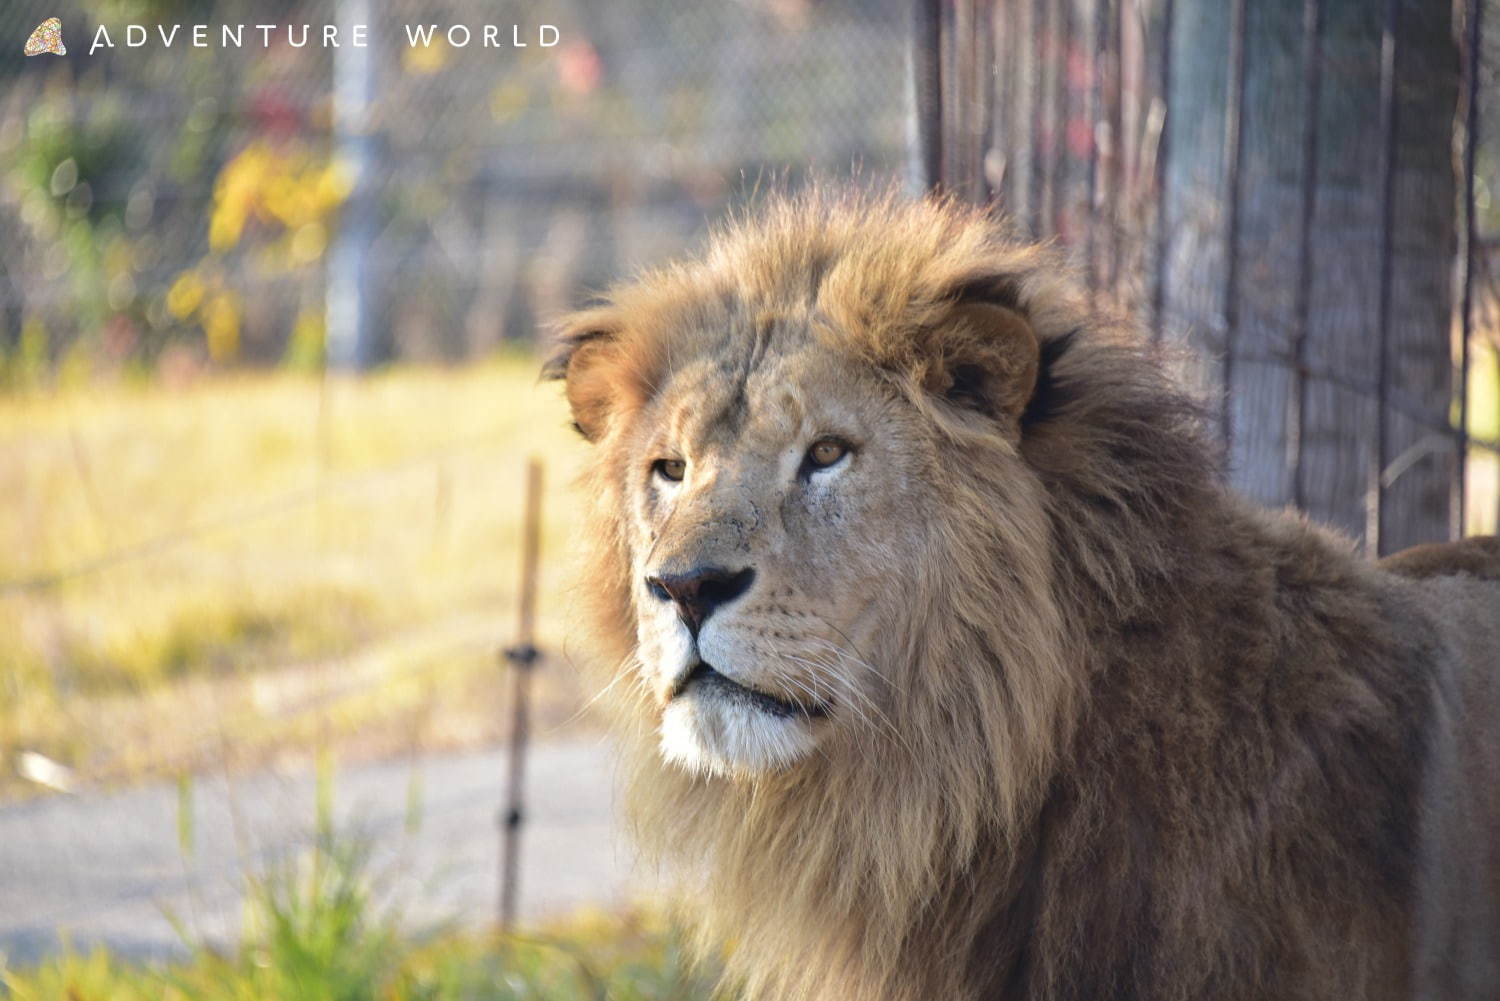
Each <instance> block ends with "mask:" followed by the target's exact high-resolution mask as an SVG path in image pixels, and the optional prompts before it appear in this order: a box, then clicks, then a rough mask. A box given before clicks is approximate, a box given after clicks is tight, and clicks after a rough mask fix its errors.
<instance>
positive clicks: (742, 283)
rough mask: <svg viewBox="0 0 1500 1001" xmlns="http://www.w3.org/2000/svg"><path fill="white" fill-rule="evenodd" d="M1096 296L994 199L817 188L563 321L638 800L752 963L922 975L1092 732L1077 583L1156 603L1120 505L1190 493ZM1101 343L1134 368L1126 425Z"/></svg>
mask: <svg viewBox="0 0 1500 1001" xmlns="http://www.w3.org/2000/svg"><path fill="white" fill-rule="evenodd" d="M1085 321H1086V312H1085V310H1084V308H1083V305H1082V303H1081V301H1080V299H1079V297H1078V296H1077V295H1076V294H1075V293H1074V291H1073V285H1072V283H1071V282H1069V281H1068V280H1067V279H1066V276H1065V275H1064V274H1063V273H1062V270H1061V269H1060V268H1058V266H1057V264H1056V262H1055V260H1054V259H1053V258H1051V257H1050V256H1049V255H1048V254H1047V253H1046V252H1044V251H1041V250H1038V249H1036V248H1034V247H1031V246H1025V245H1021V244H1017V243H1014V242H1011V241H1008V240H1006V239H1005V238H1004V236H1003V234H1002V229H1001V227H1000V226H999V225H997V224H996V223H995V222H994V221H993V220H992V219H990V218H988V217H986V216H985V215H984V214H982V213H979V212H976V211H971V210H965V209H961V208H958V207H956V206H954V205H953V204H950V203H944V202H932V201H928V202H907V201H902V200H900V199H897V198H877V199H869V198H860V197H845V198H836V197H828V196H825V195H817V194H814V195H809V196H804V197H800V198H795V199H790V200H784V201H780V202H777V203H776V204H774V205H772V206H770V207H768V208H766V209H765V210H764V211H760V212H758V213H757V214H756V217H755V220H754V221H753V222H750V223H744V224H740V225H737V226H732V227H730V228H728V229H726V230H724V231H722V232H720V233H719V234H718V235H717V236H716V237H715V238H714V240H713V241H712V243H711V245H710V247H709V249H708V251H707V253H706V254H705V255H703V256H702V257H701V258H700V259H698V260H696V261H693V262H690V263H684V264H679V265H676V266H672V267H668V268H665V269H662V270H659V271H656V272H653V273H650V274H647V275H645V276H643V277H641V278H639V279H637V280H635V281H633V282H630V283H628V284H624V285H621V286H618V287H616V288H614V289H612V290H611V292H610V293H609V295H608V296H607V298H606V300H605V302H604V303H603V304H602V305H600V306H598V307H596V308H593V309H590V310H587V311H585V312H583V313H581V314H578V315H576V316H573V317H571V318H569V320H568V321H567V324H566V327H565V329H564V333H563V337H562V341H561V346H560V349H559V351H558V353H557V354H556V356H555V357H554V358H553V360H552V361H551V363H550V365H549V368H548V372H549V374H551V375H552V376H554V377H559V378H564V379H566V383H567V396H568V399H569V402H570V404H571V406H572V410H573V414H574V419H575V421H576V424H577V426H578V429H579V431H580V432H581V433H582V434H583V435H584V437H586V438H587V439H589V440H590V441H591V442H593V443H594V447H595V449H596V450H597V451H596V454H595V458H594V461H593V464H592V467H591V471H590V473H589V474H588V480H587V489H588V491H589V493H590V496H591V500H592V502H593V505H594V508H593V516H592V529H593V531H592V539H593V542H594V548H595V559H594V560H593V562H592V563H591V564H590V588H589V589H590V591H591V592H592V593H593V594H594V596H595V597H596V598H597V599H598V603H599V618H600V621H601V623H602V626H603V628H602V633H603V638H604V640H605V642H606V643H608V644H610V645H612V646H613V647H614V648H615V653H616V654H617V655H618V657H619V660H620V663H621V667H620V671H619V674H618V676H617V677H616V678H615V679H614V682H613V687H612V691H613V692H614V693H616V694H617V695H618V696H619V698H617V699H616V702H617V705H618V707H619V708H620V709H621V713H622V716H623V718H624V720H625V722H626V724H627V730H628V731H630V732H631V733H632V734H633V735H634V737H636V738H638V739H636V740H635V741H634V744H635V745H636V747H637V749H638V750H640V751H641V752H642V753H641V754H640V755H638V765H639V767H638V769H637V771H636V781H635V783H634V787H633V791H632V793H631V801H632V806H633V807H634V809H635V811H636V814H637V817H638V820H639V824H638V828H639V830H640V832H641V834H642V836H643V838H644V839H645V840H646V841H647V842H648V845H649V844H654V845H655V846H656V847H659V848H661V849H662V850H663V851H664V852H667V853H669V854H671V855H673V856H675V857H676V858H678V859H682V860H686V861H688V862H690V863H691V862H695V861H696V862H700V863H702V866H701V869H700V871H701V872H703V874H704V875H705V877H706V878H707V879H708V880H710V881H711V882H712V883H713V892H714V893H715V894H716V895H717V897H718V899H720V900H721V901H726V902H728V903H727V906H726V908H725V912H726V915H728V914H732V919H731V918H729V917H727V916H726V918H725V923H724V924H722V925H719V926H717V927H715V926H713V925H712V924H711V925H710V931H711V933H712V931H714V930H717V931H732V933H733V937H734V938H736V939H737V940H738V941H739V942H740V943H741V949H740V950H739V952H740V954H747V953H748V954H754V955H756V956H758V957H759V962H757V963H756V964H755V965H754V966H753V967H745V968H744V969H742V971H741V972H743V973H745V974H746V975H747V976H748V977H749V979H750V981H751V987H752V989H754V988H755V987H756V986H757V985H759V986H760V987H763V988H765V990H767V991H768V992H770V993H773V994H777V995H778V996H783V997H785V996H800V995H799V994H798V992H799V991H815V990H816V989H817V987H818V985H819V984H824V985H826V984H830V983H837V984H841V985H842V986H841V987H840V990H841V991H842V992H843V993H842V994H841V996H851V997H853V996H860V995H859V994H858V991H857V989H856V988H855V987H854V986H853V985H854V984H856V983H858V982H861V981H869V982H872V983H873V982H874V980H871V978H875V979H878V980H879V981H880V982H881V983H882V984H883V987H882V988H881V992H882V994H883V995H884V996H899V992H895V993H893V988H892V984H893V983H895V982H897V981H899V980H900V979H901V977H902V976H903V974H902V973H901V971H900V969H899V965H900V956H901V953H902V946H903V943H904V942H905V941H906V940H907V938H908V935H909V932H910V930H911V927H912V923H913V922H914V921H917V920H919V916H920V915H921V914H922V912H923V909H924V908H926V907H928V906H930V902H931V901H933V900H936V899H940V898H941V891H940V889H938V887H939V885H940V884H942V883H944V881H949V880H953V879H960V878H965V877H962V876H960V875H956V874H955V873H956V870H955V866H958V867H959V869H960V870H961V868H962V866H963V865H964V864H966V863H965V861H964V860H966V859H970V858H971V857H973V856H974V853H975V850H976V845H978V844H979V843H981V842H982V841H984V840H986V839H989V840H991V841H993V840H997V839H998V840H1003V839H1004V838H1006V837H1008V836H1009V834H1008V832H1010V831H1012V830H1014V829H1015V824H1014V821H1015V819H1016V818H1017V817H1018V816H1019V815H1020V814H1022V813H1024V812H1025V811H1027V810H1029V809H1031V808H1032V806H1033V804H1034V803H1035V802H1036V801H1037V799H1038V795H1039V792H1040V790H1041V788H1042V787H1043V785H1044V783H1045V781H1046V778H1047V775H1048V770H1049V767H1050V763H1051V761H1052V760H1053V758H1054V756H1055V754H1056V753H1057V750H1058V748H1059V746H1060V745H1061V744H1062V743H1063V742H1064V741H1065V740H1066V735H1067V733H1068V732H1069V728H1070V726H1071V719H1072V716H1073V708H1072V707H1073V705H1074V703H1075V701H1076V695H1077V693H1078V691H1079V690H1080V688H1081V686H1082V684H1083V680H1084V679H1083V677H1082V667H1081V666H1080V659H1079V658H1078V657H1077V656H1075V652H1076V650H1070V647H1069V643H1070V639H1069V637H1070V636H1074V635H1077V633H1078V631H1079V630H1078V628H1077V627H1078V626H1079V623H1078V622H1076V621H1073V622H1070V621H1068V620H1069V617H1070V615H1072V614H1073V613H1072V609H1073V608H1074V606H1075V600H1076V599H1078V598H1079V597H1080V596H1081V595H1082V594H1083V593H1084V592H1088V593H1089V594H1090V595H1092V597H1091V599H1090V600H1091V601H1092V602H1095V603H1098V602H1104V603H1114V604H1116V605H1123V604H1128V603H1130V602H1132V601H1135V600H1138V598H1139V592H1140V590H1141V587H1142V584H1141V582H1140V581H1139V580H1138V579H1136V576H1135V575H1136V574H1137V571H1138V568H1139V566H1140V565H1141V561H1140V560H1139V559H1137V560H1134V561H1131V562H1130V563H1129V565H1128V567H1127V561H1125V560H1124V559H1123V557H1121V555H1120V554H1119V553H1118V552H1117V551H1116V550H1117V549H1118V547H1119V546H1120V544H1121V543H1120V542H1119V540H1118V539H1114V538H1113V532H1114V526H1112V525H1111V524H1110V519H1111V517H1112V512H1117V511H1121V510H1126V509H1127V508H1128V509H1129V510H1131V511H1140V510H1142V509H1145V510H1151V509H1153V505H1154V506H1155V507H1156V508H1161V507H1164V506H1169V505H1175V504H1179V503H1190V502H1191V501H1190V496H1189V495H1190V494H1191V491H1190V490H1180V489H1179V490H1178V491H1177V493H1178V496H1171V497H1168V496H1162V497H1152V498H1147V499H1146V502H1145V504H1144V505H1143V504H1142V503H1141V498H1132V499H1131V501H1130V503H1129V504H1128V505H1127V504H1126V498H1127V495H1130V494H1132V492H1137V493H1139V492H1142V491H1149V490H1155V489H1157V484H1156V482H1155V481H1151V482H1150V483H1138V482H1137V481H1136V480H1135V479H1134V478H1133V477H1134V470H1133V469H1132V465H1131V464H1132V462H1133V461H1134V456H1133V455H1132V453H1134V452H1141V453H1144V454H1150V453H1151V452H1152V443H1151V441H1150V439H1151V438H1152V437H1153V436H1155V435H1159V434H1161V433H1163V432H1162V431H1161V427H1162V425H1163V423H1164V422H1163V420H1161V419H1160V418H1161V417H1162V413H1163V411H1162V404H1161V403H1160V399H1161V390H1160V387H1159V386H1158V385H1157V383H1155V382H1152V383H1151V385H1150V386H1149V387H1145V388H1143V389H1142V390H1141V392H1140V393H1134V391H1133V390H1132V389H1131V386H1132V384H1133V380H1137V379H1139V378H1140V373H1141V372H1142V371H1145V369H1143V368H1142V366H1140V365H1139V364H1135V363H1134V360H1133V356H1130V355H1129V352H1130V351H1132V350H1134V349H1127V348H1125V347H1122V346H1120V345H1119V344H1118V343H1117V341H1118V340H1119V339H1118V338H1112V337H1111V336H1110V335H1109V334H1107V333H1100V332H1098V331H1094V332H1092V336H1091V337H1090V338H1089V339H1088V343H1087V344H1084V343H1082V342H1080V341H1079V339H1078V338H1077V337H1076V336H1075V335H1076V334H1077V332H1078V329H1079V327H1080V326H1081V325H1083V324H1084V323H1085ZM1127 358H1128V359H1129V361H1130V363H1128V364H1123V365H1117V364H1116V362H1117V361H1120V360H1121V359H1127ZM1086 372H1089V373H1093V377H1094V378H1095V379H1097V380H1102V381H1103V382H1104V383H1106V384H1108V383H1110V382H1111V381H1113V382H1115V383H1116V384H1117V385H1118V386H1119V387H1120V389H1119V392H1117V393H1115V394H1113V395H1111V396H1107V397H1104V398H1107V399H1109V400H1111V401H1112V403H1111V405H1113V406H1115V407H1116V409H1117V410H1119V411H1120V412H1119V413H1117V414H1116V415H1115V419H1113V420H1111V421H1108V422H1102V423H1100V424H1099V426H1098V428H1094V426H1093V425H1092V424H1091V422H1090V420H1089V414H1090V409H1091V408H1093V407H1096V406H1098V404H1097V403H1095V402H1093V401H1091V400H1088V399H1083V398H1080V397H1079V396H1078V395H1077V394H1076V393H1074V392H1072V391H1071V387H1072V386H1073V385H1074V383H1075V382H1076V378H1077V377H1079V376H1081V375H1082V374H1084V373H1086ZM1136 397H1139V398H1140V399H1142V400H1146V399H1150V400H1151V401H1152V402H1151V403H1150V407H1151V408H1152V409H1151V414H1150V419H1149V420H1147V419H1144V418H1141V419H1139V420H1137V419H1134V418H1133V417H1132V412H1131V410H1130V407H1131V406H1132V404H1131V403H1130V401H1131V400H1133V399H1135V398H1136ZM1171 399H1176V397H1175V396H1174V397H1171ZM1136 416H1137V417H1139V416H1140V415H1136ZM1165 423H1166V424H1171V423H1172V420H1171V419H1167V420H1166V421H1165ZM1122 432H1123V436H1122ZM1132 435H1134V436H1135V437H1136V438H1138V439H1139V440H1134V439H1133V438H1132ZM1064 442H1065V443H1066V448H1060V447H1057V446H1059V444H1060V443H1064ZM1156 451H1157V452H1160V453H1161V454H1168V455H1180V454H1181V452H1182V450H1181V449H1173V450H1160V449H1158V450H1156ZM1085 469H1086V470H1087V472H1086V475H1087V476H1089V477H1091V478H1092V480H1091V482H1090V483H1089V484H1088V485H1087V489H1086V490H1078V491H1067V490H1059V484H1065V483H1067V482H1068V481H1069V478H1070V477H1077V476H1080V475H1085V474H1084V470H1085ZM1198 478H1199V474H1197V473H1194V474H1192V476H1191V477H1187V479H1193V480H1196V479H1198ZM1183 481H1184V482H1186V480H1183ZM1179 486H1180V484H1179ZM1085 495H1086V496H1085ZM1060 504H1061V505H1073V507H1074V510H1072V511H1071V512H1070V513H1069V514H1068V517H1069V518H1070V519H1071V520H1072V521H1074V522H1081V523H1087V524H1092V525H1095V526H1097V527H1096V534H1097V535H1098V538H1097V539H1094V540H1090V542H1089V544H1088V555H1087V558H1086V559H1082V560H1079V559H1073V560H1067V561H1060V560H1059V559H1058V555H1057V554H1058V552H1059V551H1060V550H1067V549H1070V548H1071V547H1074V546H1077V545H1079V541H1078V539H1077V538H1076V537H1070V538H1066V539H1063V538H1059V537H1058V536H1057V533H1056V532H1055V529H1054V526H1055V524H1056V523H1057V519H1058V517H1059V510H1058V505H1060ZM1146 562H1147V563H1149V560H1147V561H1146ZM972 876H973V873H972V872H971V873H970V876H969V877H968V878H972ZM834 916H836V917H834ZM710 917H713V915H710ZM952 920H953V921H958V922H960V923H961V922H962V920H964V919H962V918H960V917H954V918H953V919H952ZM974 920H979V919H978V918H977V917H976V918H974ZM950 923H951V922H950ZM955 941H956V942H961V941H963V937H962V930H961V929H960V930H957V937H956V938H955ZM814 954H816V959H814V958H813V956H814ZM768 957H774V961H768ZM925 976H926V978H927V979H926V980H925V981H924V982H925V983H926V984H927V985H928V987H929V988H930V986H931V983H932V980H931V974H930V972H929V973H928V974H926V975H925ZM829 978H832V979H829ZM913 982H914V983H915V981H913ZM913 989H915V988H913ZM954 996H956V995H954Z"/></svg>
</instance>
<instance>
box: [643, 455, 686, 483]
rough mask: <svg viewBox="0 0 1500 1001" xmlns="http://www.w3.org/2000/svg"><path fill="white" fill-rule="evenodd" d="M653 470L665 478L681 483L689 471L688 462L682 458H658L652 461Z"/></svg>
mask: <svg viewBox="0 0 1500 1001" xmlns="http://www.w3.org/2000/svg"><path fill="white" fill-rule="evenodd" d="M651 471H652V472H654V473H655V474H656V475H657V476H660V477H661V478H662V479H664V480H670V481H671V482H673V483H680V482H682V477H683V476H684V474H686V473H687V463H686V462H685V461H684V460H682V459H657V460H656V461H655V462H653V463H651Z"/></svg>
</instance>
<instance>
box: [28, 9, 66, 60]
mask: <svg viewBox="0 0 1500 1001" xmlns="http://www.w3.org/2000/svg"><path fill="white" fill-rule="evenodd" d="M44 52H50V53H52V54H53V55H54V56H65V55H67V54H68V48H67V46H65V45H63V40H62V22H61V21H59V20H58V19H57V18H55V17H49V18H47V20H45V21H43V22H42V23H41V24H39V25H37V26H36V30H35V31H33V32H32V33H31V37H30V38H28V39H26V54H27V55H28V56H39V55H41V54H42V53H44Z"/></svg>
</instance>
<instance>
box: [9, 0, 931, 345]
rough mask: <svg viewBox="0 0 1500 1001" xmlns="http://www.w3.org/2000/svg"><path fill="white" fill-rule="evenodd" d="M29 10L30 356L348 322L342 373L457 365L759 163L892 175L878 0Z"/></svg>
mask: <svg viewBox="0 0 1500 1001" xmlns="http://www.w3.org/2000/svg"><path fill="white" fill-rule="evenodd" d="M49 11H51V12H52V13H56V14H57V15H59V16H60V17H61V19H62V22H63V26H64V34H65V41H66V43H67V45H68V54H67V55H66V56H65V57H63V58H61V59H56V58H54V57H48V60H50V61H41V60H35V59H31V60H24V61H22V60H20V59H19V58H18V59H14V60H11V59H7V60H4V61H3V62H0V163H4V164H7V165H8V167H7V168H6V169H5V170H4V176H3V188H0V191H3V197H0V246H4V247H5V248H6V250H5V252H4V259H5V260H4V263H5V268H4V278H3V281H0V349H3V350H4V351H5V353H6V355H7V356H9V357H12V358H21V359H29V360H31V361H33V362H37V363H43V362H45V363H52V364H55V363H57V362H58V361H59V360H62V359H65V358H66V357H67V356H68V355H69V352H78V353H84V354H87V355H89V356H92V357H102V358H105V359H109V360H112V361H114V362H115V363H119V364H129V363H144V364H151V365H154V364H157V363H159V362H160V360H161V358H162V356H163V355H164V354H167V355H169V356H171V358H175V359H177V360H178V361H179V362H184V361H195V362H198V363H208V362H220V363H228V362H240V361H249V362H258V363H267V362H278V361H283V360H285V361H291V362H294V363H297V362H302V363H314V362H316V361H317V360H319V359H320V357H321V353H322V348H323V347H324V343H323V340H324V338H325V336H327V335H328V331H329V329H330V327H332V328H333V333H332V336H333V337H334V338H335V339H337V338H339V337H341V336H347V335H350V331H349V330H348V329H346V328H348V327H350V326H351V324H357V327H358V329H355V330H354V331H353V333H352V336H355V337H357V339H358V340H359V350H358V352H357V353H358V354H359V355H360V357H359V358H357V359H354V360H355V361H357V362H360V363H370V362H373V361H378V360H380V359H383V358H393V357H394V358H403V359H416V360H432V359H460V358H468V357H474V356H476V355H479V354H482V353H484V352H485V351H487V350H491V349H493V347H494V346H495V345H497V344H498V343H501V342H503V341H506V340H516V339H519V340H528V339H530V338H532V337H534V336H535V333H536V330H537V329H538V327H539V325H541V323H542V322H544V321H545V320H546V319H549V318H550V315H551V314H553V313H556V312H560V311H562V310H563V309H565V308H567V307H569V306H571V305H574V304H576V303H577V302H578V301H580V300H581V299H582V298H584V297H585V296H586V295H587V294H588V292H589V291H590V290H592V289H596V288H597V287H599V286H601V285H603V284H604V283H606V282H607V281H608V280H610V279H611V278H612V277H614V276H616V275H618V274H621V273H623V272H626V271H629V270H631V269H633V268H635V267H638V266H641V265H644V264H649V263H653V262H655V261H658V260H660V259H661V258H662V257H664V256H667V255H669V254H673V253H676V252H679V251H680V250H681V249H682V248H683V247H684V246H685V245H688V244H690V243H691V242H692V240H693V239H694V238H695V237H696V236H697V235H698V233H699V232H700V231H701V230H702V228H703V227H704V225H705V223H706V222H707V221H708V220H711V219H712V218H714V217H716V216H717V215H719V214H720V213H721V211H722V209H723V207H724V206H725V205H727V204H728V203H729V202H730V201H731V200H732V199H733V198H734V197H735V196H736V195H737V194H741V193H743V192H744V191H745V190H746V189H747V188H750V187H753V186H754V185H755V184H757V183H760V182H761V181H762V180H763V179H764V178H765V177H767V176H768V175H771V174H776V175H779V176H787V175H791V176H793V177H794V178H795V176H797V175H801V174H804V173H806V172H808V171H814V170H816V171H821V172H823V173H826V174H828V175H830V176H848V175H850V174H854V173H859V174H863V175H864V176H867V177H872V178H877V179H878V178H881V177H887V176H893V175H894V174H895V173H896V172H897V171H898V170H899V168H900V165H901V158H902V149H903V125H904V87H903V72H902V68H903V65H904V60H905V58H906V46H905V30H906V19H905V13H904V5H903V4H901V3H900V2H899V0H830V2H816V3H815V2H812V0H741V2H731V0H725V2H715V3H706V4H700V3H693V2H688V0H621V2H610V3H604V2H601V0H547V2H543V3H525V4H522V3H519V2H501V3H486V4H475V3H472V2H467V0H420V2H419V0H389V2H378V0H375V2H372V0H308V2H289V0H276V2H272V3H269V4H267V3H257V4H253V5H252V4H250V3H248V2H246V0H195V2H191V3H185V4H184V3H172V2H167V0H140V2H134V3H125V2H103V3H88V4H85V3H82V2H80V0H72V2H68V0H63V2H60V3H58V4H55V5H53V7H51V8H49ZM33 17H34V15H33V13H32V11H31V10H30V9H29V8H24V7H20V6H17V5H11V6H8V7H7V8H6V9H5V10H4V11H0V38H6V39H9V38H12V37H14V38H16V39H19V40H24V39H25V38H26V36H27V34H28V33H29V32H30V31H31V29H32V28H33V27H34V24H32V23H31V21H30V19H32V18H33ZM133 25H134V26H137V27H139V28H140V30H139V31H135V30H134V29H133V28H132V26H133ZM195 25H205V26H206V29H205V31H204V32H203V35H202V37H203V39H204V41H205V43H206V44H205V47H203V48H195V47H193V45H192V44H191V39H192V38H193V31H194V26H195ZM257 25H270V26H271V27H272V30H269V31H265V32H261V31H259V30H257V28H256V26H257ZM355 25H361V26H363V27H364V28H365V31H364V33H363V34H362V35H361V38H363V39H364V40H365V42H366V47H364V48H354V47H352V45H351V44H350V42H351V39H352V38H353V30H354V27H355ZM173 26H178V27H179V32H178V34H177V35H176V36H170V31H171V29H172V27H173ZM309 29H310V30H309ZM330 29H331V30H333V31H334V33H335V34H334V36H333V37H334V38H335V39H340V38H341V39H343V41H344V43H345V44H343V45H340V46H337V47H334V46H331V45H328V44H324V38H325V36H324V35H323V32H325V31H328V30H330ZM226 30H227V31H228V36H227V38H228V40H226V34H225V32H226ZM340 31H342V34H339V33H338V32H340ZM163 32H167V33H168V34H163ZM304 32H305V33H304ZM101 33H102V34H101ZM167 37H172V38H173V41H172V44H171V46H168V45H167V44H166V43H165V39H166V38H167ZM308 38H310V39H311V41H310V42H309V41H305V39H308ZM235 40H238V41H239V42H241V43H242V44H234V41H235ZM299 41H301V42H302V44H300V45H299V44H298V43H299ZM16 49H17V53H18V54H19V49H20V41H17V42H16ZM351 283H352V285H353V288H352V290H351V289H350V288H349V286H350V285H351ZM346 294H352V295H354V296H356V297H358V300H359V302H358V304H359V307H360V312H359V313H358V314H357V315H354V316H353V317H351V316H350V314H348V313H347V312H340V309H341V308H342V305H341V303H342V297H345V296H346ZM335 355H337V345H335ZM171 358H169V360H171Z"/></svg>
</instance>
